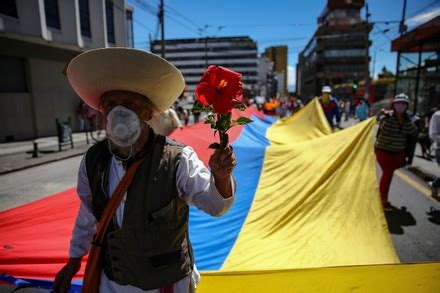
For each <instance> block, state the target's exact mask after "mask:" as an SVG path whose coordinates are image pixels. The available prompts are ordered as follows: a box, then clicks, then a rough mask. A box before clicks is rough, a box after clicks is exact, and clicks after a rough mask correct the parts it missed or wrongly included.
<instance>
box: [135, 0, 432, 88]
mask: <svg viewBox="0 0 440 293" xmlns="http://www.w3.org/2000/svg"><path fill="white" fill-rule="evenodd" d="M407 1H408V2H407V10H406V18H407V20H408V24H409V28H411V27H414V26H417V25H418V24H420V23H423V22H424V21H426V20H428V19H430V18H432V17H434V16H436V15H440V0H434V1H433V0H407ZM164 2H165V17H166V18H165V38H167V39H168V38H192V37H199V36H202V37H203V36H206V35H208V36H219V37H220V36H238V35H246V36H250V37H251V38H252V39H254V40H255V41H257V43H258V50H259V52H260V53H261V52H263V51H264V49H265V48H267V47H270V46H274V45H287V46H289V87H290V88H291V89H293V87H294V83H295V67H296V63H297V60H298V54H299V52H300V51H301V50H302V49H303V48H304V46H305V45H306V44H307V42H308V40H309V39H310V37H311V36H312V35H313V33H314V32H315V30H316V28H317V17H318V16H319V15H320V14H321V13H322V11H323V9H324V7H325V5H326V3H327V1H326V0H290V1H288V0H253V1H252V0H223V1H213V0H204V1H202V0H164ZM367 2H368V5H369V9H370V13H371V17H370V19H371V21H373V22H374V21H400V19H401V17H402V8H403V0H369V1H367ZM128 3H129V4H130V5H131V6H133V7H134V30H135V33H134V35H135V47H136V48H140V49H149V45H148V44H149V38H150V35H151V38H153V39H154V38H155V37H157V38H160V34H159V33H158V29H157V23H158V21H157V17H156V16H155V15H156V14H157V10H158V7H159V0H128ZM361 15H362V18H365V9H363V10H362V12H361ZM385 29H389V31H388V32H387V33H385V34H384V33H382V32H381V31H383V30H385ZM397 36H398V24H389V25H387V24H377V25H376V26H375V28H374V29H373V31H372V32H371V34H370V39H371V40H372V41H373V45H372V47H371V48H370V55H371V58H372V59H373V57H374V56H375V57H376V58H375V66H374V67H375V68H374V71H375V73H377V72H378V71H380V70H381V69H382V67H383V66H386V67H387V68H388V69H389V70H391V71H393V72H394V71H395V67H396V54H395V53H394V52H391V50H390V48H391V41H390V39H391V40H392V39H394V38H396V37H397ZM372 67H373V62H372V64H371V68H372Z"/></svg>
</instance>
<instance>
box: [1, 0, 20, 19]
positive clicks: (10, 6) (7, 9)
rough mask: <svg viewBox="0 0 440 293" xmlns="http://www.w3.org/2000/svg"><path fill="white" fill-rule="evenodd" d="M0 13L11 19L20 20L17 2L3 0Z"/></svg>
mask: <svg viewBox="0 0 440 293" xmlns="http://www.w3.org/2000/svg"><path fill="white" fill-rule="evenodd" d="M0 13H1V14H4V15H7V16H10V17H14V18H18V16H17V5H16V4H15V0H1V1H0Z"/></svg>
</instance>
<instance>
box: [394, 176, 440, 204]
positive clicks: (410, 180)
mask: <svg viewBox="0 0 440 293" xmlns="http://www.w3.org/2000/svg"><path fill="white" fill-rule="evenodd" d="M396 174H397V176H399V177H400V178H401V179H402V180H404V181H405V182H406V183H408V184H409V185H411V186H412V187H414V188H415V189H417V190H418V191H420V192H421V193H422V194H423V195H424V196H426V197H427V198H429V199H430V200H432V201H433V202H435V203H436V204H438V203H439V202H438V201H436V200H435V199H434V198H432V196H431V190H429V188H427V187H425V186H423V185H422V184H420V183H419V182H417V181H416V180H414V179H413V178H411V177H410V176H408V175H406V174H405V173H403V172H402V171H401V170H397V171H396Z"/></svg>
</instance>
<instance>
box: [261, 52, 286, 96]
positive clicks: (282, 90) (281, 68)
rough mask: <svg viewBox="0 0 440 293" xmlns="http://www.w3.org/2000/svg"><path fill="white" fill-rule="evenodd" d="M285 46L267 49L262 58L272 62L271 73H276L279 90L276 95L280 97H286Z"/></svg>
mask: <svg viewBox="0 0 440 293" xmlns="http://www.w3.org/2000/svg"><path fill="white" fill-rule="evenodd" d="M287 51H288V50H287V46H277V47H269V48H266V50H265V51H264V53H263V56H264V57H266V58H268V59H269V60H270V61H272V62H273V64H274V67H273V71H275V72H277V73H278V74H277V76H278V77H279V78H278V85H279V90H278V93H279V94H280V95H281V96H287V94H288V90H287V81H288V76H287V74H288V70H287V60H288V59H287V55H288V53H287Z"/></svg>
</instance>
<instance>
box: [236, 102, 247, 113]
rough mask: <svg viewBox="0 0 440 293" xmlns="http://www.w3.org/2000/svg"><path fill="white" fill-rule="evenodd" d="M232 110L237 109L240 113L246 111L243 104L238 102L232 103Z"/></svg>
mask: <svg viewBox="0 0 440 293" xmlns="http://www.w3.org/2000/svg"><path fill="white" fill-rule="evenodd" d="M234 108H235V109H238V110H240V111H244V110H246V105H245V104H244V103H242V102H240V101H235V102H234Z"/></svg>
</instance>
